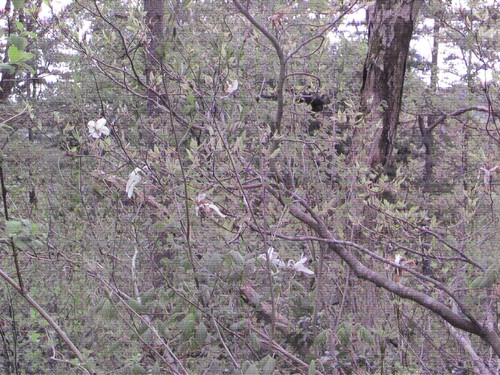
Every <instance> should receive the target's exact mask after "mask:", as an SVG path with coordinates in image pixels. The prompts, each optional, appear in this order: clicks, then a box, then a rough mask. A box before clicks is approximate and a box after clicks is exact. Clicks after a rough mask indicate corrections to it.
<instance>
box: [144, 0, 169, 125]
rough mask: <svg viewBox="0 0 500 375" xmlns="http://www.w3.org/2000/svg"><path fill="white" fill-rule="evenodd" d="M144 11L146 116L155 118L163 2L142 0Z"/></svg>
mask: <svg viewBox="0 0 500 375" xmlns="http://www.w3.org/2000/svg"><path fill="white" fill-rule="evenodd" d="M144 10H145V11H146V24H147V26H148V29H149V33H148V40H147V45H146V69H145V73H146V84H147V85H148V90H147V91H148V92H147V95H148V116H153V117H156V116H158V115H159V114H160V108H159V106H158V102H159V100H160V98H159V97H158V92H159V90H158V87H156V85H155V84H156V78H155V77H156V76H157V74H158V71H159V68H160V58H161V57H160V55H159V53H158V46H159V45H160V43H161V41H162V40H163V27H164V21H163V16H164V13H165V6H164V0H144Z"/></svg>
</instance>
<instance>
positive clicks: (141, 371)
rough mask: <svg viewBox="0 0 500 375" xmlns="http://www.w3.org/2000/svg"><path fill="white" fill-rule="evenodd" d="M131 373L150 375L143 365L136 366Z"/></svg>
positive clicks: (133, 374)
mask: <svg viewBox="0 0 500 375" xmlns="http://www.w3.org/2000/svg"><path fill="white" fill-rule="evenodd" d="M130 373H131V374H132V375H147V374H148V372H147V371H146V369H145V368H144V367H142V366H141V365H134V367H132V369H131V370H130Z"/></svg>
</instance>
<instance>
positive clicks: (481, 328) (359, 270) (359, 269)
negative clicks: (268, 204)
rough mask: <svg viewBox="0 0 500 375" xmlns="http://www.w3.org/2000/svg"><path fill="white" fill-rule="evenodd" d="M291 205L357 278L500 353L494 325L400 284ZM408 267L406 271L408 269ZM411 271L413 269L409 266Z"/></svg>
mask: <svg viewBox="0 0 500 375" xmlns="http://www.w3.org/2000/svg"><path fill="white" fill-rule="evenodd" d="M301 204H302V205H304V202H301ZM288 208H289V210H290V213H291V214H292V215H293V216H294V217H295V218H297V219H299V220H300V221H302V222H303V223H305V224H306V225H308V226H309V227H310V228H311V229H313V230H314V231H315V232H316V233H317V234H318V236H319V237H320V238H321V239H322V241H324V242H327V243H328V248H329V249H330V250H331V251H333V252H334V253H335V254H337V255H338V256H339V257H340V258H341V259H342V260H343V261H344V262H346V263H347V264H348V265H349V267H350V268H351V269H352V270H353V271H354V273H355V274H356V276H357V277H359V278H360V279H364V280H367V281H369V282H371V283H373V284H375V285H376V286H378V287H381V288H384V289H385V290H387V291H389V292H391V293H394V294H396V295H398V296H400V297H402V298H405V299H408V300H411V301H414V302H416V303H418V304H419V305H421V306H423V307H425V308H426V309H428V310H430V311H432V312H434V313H435V314H437V315H438V316H440V317H441V318H442V319H444V320H445V321H447V322H448V323H450V324H451V325H452V326H454V327H456V328H459V329H461V330H463V331H466V332H470V333H472V334H475V335H477V336H479V337H481V338H482V339H483V340H485V341H486V342H487V343H488V344H490V345H491V347H492V348H493V350H494V351H495V352H496V353H497V355H500V337H499V336H498V334H497V333H496V332H495V330H494V329H493V328H491V327H488V326H486V325H484V324H481V323H480V322H478V321H477V320H476V319H473V318H471V317H470V316H468V317H466V316H464V315H463V314H460V313H457V312H454V311H453V310H452V309H450V308H449V307H448V306H446V305H445V304H443V303H441V302H439V301H437V300H435V299H434V298H432V297H430V296H428V295H426V294H425V293H423V292H420V291H418V290H415V289H412V288H409V287H406V286H403V285H400V284H398V283H396V282H394V281H392V280H390V279H388V278H387V277H384V276H382V275H381V274H379V273H377V272H375V271H373V270H372V269H370V268H368V267H367V266H365V265H364V264H363V263H362V262H361V261H360V260H359V259H358V258H356V256H355V255H354V254H353V253H352V252H350V251H349V250H347V249H346V248H344V247H343V246H341V245H340V244H339V241H336V240H335V238H334V237H333V236H332V234H331V233H330V231H329V230H328V228H327V226H326V224H325V223H324V222H323V221H322V220H318V218H317V217H316V218H315V219H313V218H312V217H311V216H309V215H307V214H306V213H304V212H302V210H301V209H299V207H298V206H296V205H294V204H291V205H289V206H288ZM345 244H347V242H346V243H345ZM349 244H350V243H349ZM358 246H359V245H358ZM398 266H399V265H398ZM401 268H402V267H401ZM404 269H405V270H406V268H404ZM407 271H408V272H411V269H407ZM461 308H462V306H461Z"/></svg>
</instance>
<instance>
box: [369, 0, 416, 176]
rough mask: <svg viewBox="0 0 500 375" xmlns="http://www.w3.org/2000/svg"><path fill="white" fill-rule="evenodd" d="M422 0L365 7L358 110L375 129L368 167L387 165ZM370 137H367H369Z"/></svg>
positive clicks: (379, 0) (385, 1)
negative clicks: (365, 42)
mask: <svg viewBox="0 0 500 375" xmlns="http://www.w3.org/2000/svg"><path fill="white" fill-rule="evenodd" d="M422 2H423V0H377V1H376V3H375V4H374V5H371V6H370V7H368V10H367V24H368V53H367V56H366V60H365V64H364V67H363V86H362V88H361V108H362V111H363V113H364V114H365V119H366V121H367V125H370V124H372V126H376V130H375V132H376V133H375V137H374V141H373V144H372V147H371V148H370V154H369V164H370V166H371V167H376V166H378V165H381V166H387V165H388V164H389V162H390V158H391V155H392V151H393V149H394V141H395V138H396V131H397V125H398V121H399V112H400V110H401V97H402V92H403V83H404V77H405V70H406V58H407V56H408V50H409V46H410V40H411V37H412V34H413V27H414V23H415V19H416V17H417V14H418V12H419V10H420V6H421V5H422ZM372 137H373V136H370V138H372Z"/></svg>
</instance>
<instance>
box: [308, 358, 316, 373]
mask: <svg viewBox="0 0 500 375" xmlns="http://www.w3.org/2000/svg"><path fill="white" fill-rule="evenodd" d="M307 375H316V361H315V360H314V359H313V360H312V361H311V362H310V363H309V370H307Z"/></svg>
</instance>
